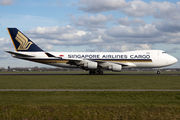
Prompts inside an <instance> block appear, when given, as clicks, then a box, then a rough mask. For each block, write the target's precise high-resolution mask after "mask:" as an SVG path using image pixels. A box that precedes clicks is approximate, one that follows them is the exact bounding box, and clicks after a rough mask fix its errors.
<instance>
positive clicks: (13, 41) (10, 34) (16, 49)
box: [7, 28, 17, 51]
mask: <svg viewBox="0 0 180 120" xmlns="http://www.w3.org/2000/svg"><path fill="white" fill-rule="evenodd" d="M7 30H8V32H9V29H8V28H7ZM9 35H10V37H11V40H12V43H13V45H14V48H15V50H16V51H17V49H16V46H15V44H14V41H13V39H12V36H11V34H10V32H9Z"/></svg>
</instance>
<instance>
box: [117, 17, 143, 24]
mask: <svg viewBox="0 0 180 120" xmlns="http://www.w3.org/2000/svg"><path fill="white" fill-rule="evenodd" d="M117 21H118V23H119V24H121V25H124V26H130V25H133V26H139V25H140V26H145V25H146V23H145V22H144V20H142V19H139V18H133V19H132V20H131V21H130V20H129V18H128V17H127V16H126V17H125V18H119V19H117Z"/></svg>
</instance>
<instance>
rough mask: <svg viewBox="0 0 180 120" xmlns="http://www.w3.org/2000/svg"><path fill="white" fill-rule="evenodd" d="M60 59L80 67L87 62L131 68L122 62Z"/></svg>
mask: <svg viewBox="0 0 180 120" xmlns="http://www.w3.org/2000/svg"><path fill="white" fill-rule="evenodd" d="M58 58H60V59H64V60H69V61H68V62H67V64H73V65H78V64H81V63H86V62H97V63H98V65H99V66H108V65H109V64H117V65H122V66H129V64H126V63H121V62H109V61H102V60H101V61H99V60H90V59H80V58H66V57H58Z"/></svg>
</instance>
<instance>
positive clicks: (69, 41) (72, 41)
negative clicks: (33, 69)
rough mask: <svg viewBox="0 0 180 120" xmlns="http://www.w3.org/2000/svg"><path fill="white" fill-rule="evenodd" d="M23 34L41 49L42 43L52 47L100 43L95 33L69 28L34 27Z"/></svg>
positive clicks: (49, 47)
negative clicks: (39, 45)
mask: <svg viewBox="0 0 180 120" xmlns="http://www.w3.org/2000/svg"><path fill="white" fill-rule="evenodd" d="M25 34H27V36H29V37H30V38H32V39H33V40H34V41H35V43H38V44H41V45H42V46H41V47H44V43H46V44H49V45H53V46H54V45H63V46H82V45H92V44H97V43H99V42H102V41H101V38H100V37H99V36H98V34H97V33H96V34H92V33H90V32H85V31H82V30H77V29H76V28H74V27H71V26H63V27H58V26H54V27H36V28H33V29H31V30H29V31H26V32H25ZM45 49H52V46H48V47H46V48H45Z"/></svg>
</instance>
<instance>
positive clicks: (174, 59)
mask: <svg viewBox="0 0 180 120" xmlns="http://www.w3.org/2000/svg"><path fill="white" fill-rule="evenodd" d="M170 61H171V63H172V64H174V63H177V62H178V60H177V59H176V58H175V57H173V56H171V58H170Z"/></svg>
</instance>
